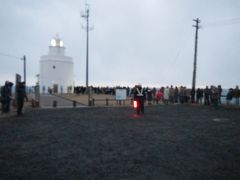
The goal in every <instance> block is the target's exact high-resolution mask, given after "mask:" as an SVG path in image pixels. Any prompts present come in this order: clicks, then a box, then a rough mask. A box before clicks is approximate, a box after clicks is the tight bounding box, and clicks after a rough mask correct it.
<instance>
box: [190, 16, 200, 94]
mask: <svg viewBox="0 0 240 180" xmlns="http://www.w3.org/2000/svg"><path fill="white" fill-rule="evenodd" d="M193 21H194V22H196V25H193V27H195V28H196V32H195V49H194V62H193V79H192V89H193V90H195V88H196V74H197V47H198V30H199V29H200V26H199V23H200V19H198V18H197V19H193Z"/></svg>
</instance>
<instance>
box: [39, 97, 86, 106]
mask: <svg viewBox="0 0 240 180" xmlns="http://www.w3.org/2000/svg"><path fill="white" fill-rule="evenodd" d="M54 101H55V102H56V107H73V100H70V99H69V98H65V97H61V96H60V95H51V94H41V96H40V107H41V108H52V107H53V103H54ZM76 106H78V107H82V106H83V104H79V103H78V104H76Z"/></svg>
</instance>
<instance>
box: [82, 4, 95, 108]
mask: <svg viewBox="0 0 240 180" xmlns="http://www.w3.org/2000/svg"><path fill="white" fill-rule="evenodd" d="M81 16H82V18H84V19H85V20H86V27H83V28H84V29H85V30H86V33H87V38H86V90H87V93H88V105H91V103H90V89H89V85H88V74H89V73H88V59H89V55H88V52H89V42H88V39H89V31H90V30H92V28H89V5H88V4H87V3H86V5H85V12H84V13H82V14H81Z"/></svg>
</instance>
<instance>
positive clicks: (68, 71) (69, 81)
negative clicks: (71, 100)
mask: <svg viewBox="0 0 240 180" xmlns="http://www.w3.org/2000/svg"><path fill="white" fill-rule="evenodd" d="M39 80H40V93H72V92H73V86H74V80H73V60H72V58H71V57H68V56H65V47H64V46H63V41H62V40H61V39H60V38H59V37H58V36H56V37H55V38H54V39H52V40H51V45H50V46H49V52H48V55H44V56H41V59H40V78H39Z"/></svg>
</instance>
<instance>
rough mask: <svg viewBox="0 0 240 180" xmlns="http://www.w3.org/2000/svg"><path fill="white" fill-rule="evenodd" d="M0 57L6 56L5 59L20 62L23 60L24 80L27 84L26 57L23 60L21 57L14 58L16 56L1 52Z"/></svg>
mask: <svg viewBox="0 0 240 180" xmlns="http://www.w3.org/2000/svg"><path fill="white" fill-rule="evenodd" d="M0 56H5V57H9V58H13V59H18V60H23V78H24V82H25V83H26V56H25V55H24V56H23V57H22V58H21V57H17V56H14V55H10V54H6V53H1V52H0Z"/></svg>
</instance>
